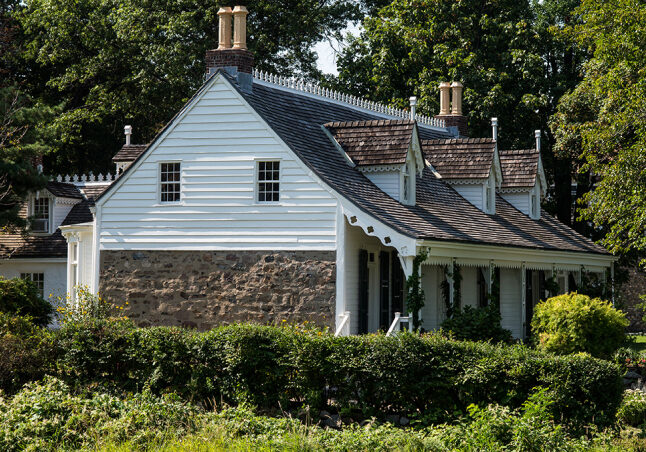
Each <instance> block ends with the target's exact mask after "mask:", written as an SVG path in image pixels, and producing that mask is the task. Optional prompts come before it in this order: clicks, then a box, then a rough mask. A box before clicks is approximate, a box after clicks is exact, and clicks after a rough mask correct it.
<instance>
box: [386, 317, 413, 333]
mask: <svg viewBox="0 0 646 452" xmlns="http://www.w3.org/2000/svg"><path fill="white" fill-rule="evenodd" d="M402 323H408V331H411V332H412V331H413V314H411V313H410V312H409V313H408V317H402V314H401V312H395V319H394V320H393V323H392V324H391V325H390V328H388V332H387V333H386V336H392V335H393V334H394V333H398V332H399V331H400V330H401V326H400V325H401V324H402Z"/></svg>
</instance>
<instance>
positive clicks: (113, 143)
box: [17, 0, 359, 172]
mask: <svg viewBox="0 0 646 452" xmlns="http://www.w3.org/2000/svg"><path fill="white" fill-rule="evenodd" d="M242 3H243V4H245V3H246V5H247V7H248V9H249V11H250V14H249V17H248V21H247V22H248V43H249V47H250V50H251V51H252V52H253V53H254V55H255V58H256V67H257V68H259V69H263V70H269V71H272V72H275V73H280V74H283V75H285V74H290V73H300V74H303V75H305V76H307V77H317V76H318V75H319V73H318V71H317V69H316V65H315V60H316V54H315V53H314V52H313V51H312V47H313V45H314V44H315V43H316V42H318V41H320V40H321V39H322V38H323V37H325V36H328V35H330V34H334V33H339V32H340V31H341V30H342V29H343V28H344V27H345V25H346V23H347V21H348V19H356V18H357V17H358V16H357V15H358V14H359V8H358V6H357V5H356V4H355V3H354V2H352V1H350V0H322V1H319V0H300V1H298V2H288V4H285V3H284V2H274V1H270V0H255V1H248V2H242ZM221 5H228V3H225V2H221V1H215V2H213V1H205V0H180V1H167V0H132V1H128V2H122V1H119V0H33V1H30V2H27V4H26V7H25V8H24V9H23V10H22V11H20V12H19V14H17V17H18V18H19V21H20V24H21V25H22V42H23V43H24V52H23V54H22V57H23V59H24V64H23V66H24V68H25V69H24V76H25V77H26V78H27V80H28V81H29V86H28V88H29V93H30V94H31V95H32V96H34V97H35V98H37V99H38V100H41V101H42V102H44V103H46V104H47V105H50V106H55V105H59V104H61V103H62V104H63V106H64V107H63V110H62V112H61V114H60V115H58V116H57V117H56V118H55V120H54V121H53V122H52V123H51V124H50V125H49V129H50V131H51V133H52V135H53V136H56V137H57V141H56V142H55V143H54V145H55V147H54V150H53V153H52V154H51V156H50V158H49V160H48V161H47V163H48V165H47V166H49V168H50V169H51V170H52V171H60V172H63V171H65V172H69V171H86V170H93V171H95V172H96V171H103V172H105V171H108V170H112V169H113V167H112V164H111V162H110V159H111V157H112V156H113V155H114V153H115V152H116V150H117V149H118V148H119V147H120V143H121V142H122V139H123V135H122V131H123V125H124V124H132V125H133V127H134V130H135V139H136V140H137V141H138V142H140V143H145V142H147V141H149V140H150V139H152V138H153V137H154V135H155V134H156V133H157V131H159V129H160V128H161V127H162V126H163V125H164V124H165V123H166V122H167V121H168V120H170V118H171V117H172V116H173V115H174V114H175V112H176V111H177V110H178V109H179V108H180V107H181V106H182V104H183V103H184V102H185V101H186V100H187V99H188V98H190V96H191V95H192V94H193V93H194V92H195V90H196V89H197V88H198V87H199V86H200V85H201V83H202V82H203V80H204V54H205V52H206V50H207V49H212V48H215V47H216V46H217V31H218V27H217V24H218V19H217V11H218V9H219V7H220V6H221Z"/></svg>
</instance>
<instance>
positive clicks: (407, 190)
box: [402, 163, 411, 201]
mask: <svg viewBox="0 0 646 452" xmlns="http://www.w3.org/2000/svg"><path fill="white" fill-rule="evenodd" d="M403 186H404V187H403V189H404V190H403V196H402V199H403V200H404V201H408V200H409V199H410V191H411V190H410V165H409V164H408V163H407V164H406V166H405V167H404V182H403Z"/></svg>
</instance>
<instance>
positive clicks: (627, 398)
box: [617, 389, 646, 427]
mask: <svg viewBox="0 0 646 452" xmlns="http://www.w3.org/2000/svg"><path fill="white" fill-rule="evenodd" d="M617 420H618V421H619V422H620V423H621V424H623V425H629V426H631V427H640V426H644V425H645V424H646V393H644V392H642V391H639V390H631V389H628V390H627V391H626V392H625V393H624V398H623V400H622V401H621V405H620V406H619V410H617Z"/></svg>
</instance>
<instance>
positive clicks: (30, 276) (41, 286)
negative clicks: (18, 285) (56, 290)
mask: <svg viewBox="0 0 646 452" xmlns="http://www.w3.org/2000/svg"><path fill="white" fill-rule="evenodd" d="M20 278H21V279H26V280H27V281H31V282H32V283H34V286H36V288H37V289H38V293H39V294H40V296H41V297H44V296H45V274H44V273H21V274H20Z"/></svg>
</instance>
